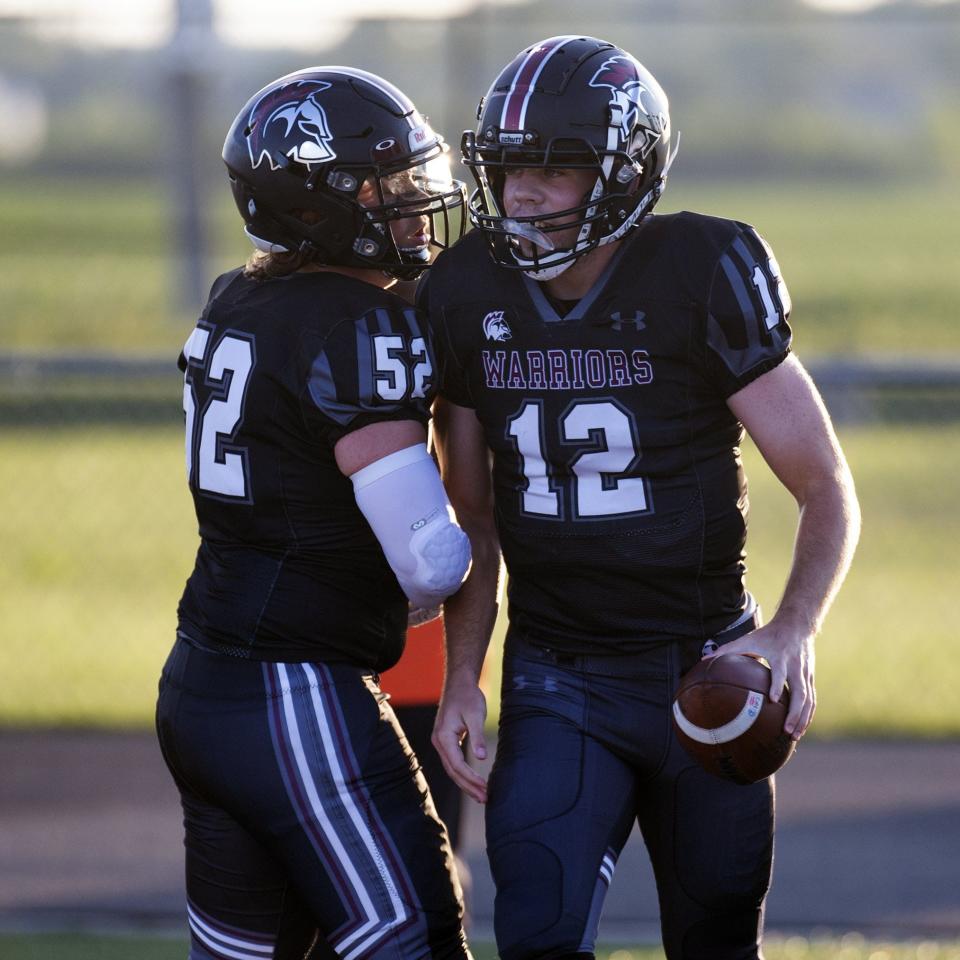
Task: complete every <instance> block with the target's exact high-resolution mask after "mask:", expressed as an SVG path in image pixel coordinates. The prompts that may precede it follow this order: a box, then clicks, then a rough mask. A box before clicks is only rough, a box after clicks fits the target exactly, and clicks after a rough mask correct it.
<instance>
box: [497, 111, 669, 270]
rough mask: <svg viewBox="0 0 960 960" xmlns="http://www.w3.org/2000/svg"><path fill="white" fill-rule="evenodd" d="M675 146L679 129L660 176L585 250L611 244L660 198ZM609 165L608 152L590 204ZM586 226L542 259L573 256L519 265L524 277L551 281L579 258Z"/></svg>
mask: <svg viewBox="0 0 960 960" xmlns="http://www.w3.org/2000/svg"><path fill="white" fill-rule="evenodd" d="M618 122H619V121H618ZM613 129H614V128H613V126H612V124H611V134H610V135H612V131H613ZM608 136H609V135H608ZM679 149H680V131H679V130H678V131H677V137H676V140H675V141H674V144H673V149H672V150H671V151H670V154H669V156H668V157H667V162H666V163H665V164H664V165H663V173H661V174H660V176H659V177H658V178H657V180H656V182H655V183H654V184H653V186H652V187H651V188H650V189H649V190H648V191H647V192H646V193H645V194H644V195H643V197H642V198H641V199H640V201H639V203H637V205H636V207H634V209H633V212H632V213H631V214H630V216H628V217H627V218H626V219H625V220H624V221H623V223H622V224H620V226H619V227H617V229H616V230H614V231H613V233H610V234H608V235H607V236H605V237H601V238H600V241H599V242H598V243H597V244H596V246H591V247H589V249H594V250H595V249H597V247H603V246H606V244H608V243H613V242H614V240H619V239H621V237H623V236H624V235H625V234H626V233H627V231H628V230H630V229H631V228H632V227H634V226H635V225H636V224H637V223H638V222H639V221H640V220H641V219H642V218H643V217H644V216H646V214H647V211H649V210H650V209H651V208H652V207H653V206H654V205H655V204H656V202H657V200H659V199H660V195H661V194H662V193H663V191H664V188H665V187H666V185H667V174H668V173H669V172H670V168H671V167H672V166H673V161H674V159H676V156H677V151H678V150H679ZM612 167H613V157H612V156H611V155H608V156H607V157H605V158H604V161H603V177H597V181H596V183H595V184H594V185H593V190H592V191H591V194H590V200H589V202H590V203H593V202H594V201H595V200H597V199H598V197H599V195H600V194H601V193H602V192H603V183H604V178H609V176H610V171H611V169H612ZM595 212H596V207H595V206H591V207H590V208H589V210H588V211H587V217H592V216H593V215H594V213H595ZM590 226H591V225H590V224H589V223H585V224H584V225H583V227H581V229H580V235H579V236H578V237H577V242H576V243H575V244H574V245H573V247H571V248H570V249H568V250H558V251H556V252H555V253H552V254H551V255H549V256H548V257H546V258H544V259H546V260H550V259H559V258H560V257H570V255H571V254H573V256H572V257H570V259H569V260H564V262H563V263H557V264H552V265H551V264H549V263H548V264H547V266H544V267H539V268H536V267H533V266H531V268H530V269H527V268H525V267H524V268H522V269H523V273H524V274H525V275H526V276H528V277H530V279H531V280H537V281H540V282H543V281H544V280H553V279H554V278H555V277H559V276H560V274H561V273H563V272H564V271H565V270H566V269H567V268H568V267H571V266H572V265H573V264H574V263H576V262H577V259H578V258H579V256H580V254H581V253H586V252H587V247H588V239H589V234H590ZM581 247H582V248H583V249H582V250H581ZM513 256H514V259H516V261H517V262H518V263H519V264H521V265H522V264H523V263H524V261H525V260H526V262H528V263H530V264H531V265H532V264H534V263H536V262H542V261H534V260H527V259H526V258H524V257H519V256H517V253H516V251H514V254H513Z"/></svg>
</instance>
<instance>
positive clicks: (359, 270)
mask: <svg viewBox="0 0 960 960" xmlns="http://www.w3.org/2000/svg"><path fill="white" fill-rule="evenodd" d="M299 272H300V273H340V274H343V276H345V277H353V278H354V280H361V281H363V283H369V284H372V285H373V286H375V287H380V289H381V290H386V289H387V288H388V287H392V286H393V285H394V284H395V283H396V282H397V281H396V279H395V278H394V277H388V276H387V275H386V274H385V273H384V272H383V271H382V270H367V269H364V268H363V267H341V266H336V265H324V264H319V263H308V264H306V265H305V266H303V267H301V268H300V271H299Z"/></svg>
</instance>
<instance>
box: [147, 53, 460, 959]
mask: <svg viewBox="0 0 960 960" xmlns="http://www.w3.org/2000/svg"><path fill="white" fill-rule="evenodd" d="M445 150H446V146H445V144H444V143H443V141H442V139H441V138H440V137H439V136H438V135H437V134H436V133H434V132H433V130H431V129H430V127H429V126H428V125H427V123H426V121H425V120H424V118H423V117H422V116H421V115H420V114H419V113H418V112H417V111H416V109H415V108H414V106H413V104H412V103H411V102H410V100H409V99H408V98H407V97H406V96H405V95H404V94H403V93H401V92H400V91H399V90H398V89H397V88H396V87H394V86H392V85H391V84H389V83H387V82H386V81H384V80H382V79H380V78H379V77H376V76H374V75H372V74H369V73H365V72H363V71H360V70H352V69H348V68H344V67H317V68H312V69H307V70H302V71H299V72H297V73H294V74H291V75H289V76H286V77H283V78H281V79H280V80H277V81H276V82H275V83H272V84H270V85H269V86H267V87H265V88H264V89H263V90H261V91H259V92H258V93H257V94H256V95H255V96H254V97H253V98H252V99H251V100H250V101H249V102H248V103H247V105H246V106H245V107H244V108H243V110H242V111H241V112H240V114H239V115H238V116H237V118H236V120H235V121H234V123H233V126H232V127H231V129H230V131H229V133H228V134H227V138H226V142H225V144H224V150H223V158H224V161H225V163H226V165H227V169H228V173H229V177H230V181H231V185H232V189H233V194H234V198H235V200H236V203H237V206H238V208H239V210H240V213H241V215H242V217H243V219H244V222H245V223H246V232H247V234H248V236H249V237H250V239H251V240H252V241H253V243H254V245H255V246H256V248H257V252H256V253H255V254H254V255H253V257H252V258H251V260H250V262H249V263H248V264H247V266H246V268H245V269H238V270H234V271H233V272H231V273H227V274H225V275H224V276H222V277H220V278H219V279H218V280H217V281H216V283H215V284H214V286H213V290H212V293H211V296H210V300H209V302H208V303H207V306H206V308H205V309H204V311H203V315H202V316H201V318H200V320H199V322H198V324H197V326H196V328H195V329H194V331H193V332H192V333H191V335H190V337H189V339H188V340H187V343H186V346H185V347H184V350H183V355H182V357H181V368H182V369H183V370H184V390H183V400H184V411H185V414H186V465H187V475H188V480H189V484H190V489H191V492H192V494H193V499H194V504H195V507H196V513H197V519H198V522H199V528H200V536H201V543H200V548H199V551H198V553H197V558H196V565H195V567H194V571H193V574H192V575H191V577H190V579H189V581H188V582H187V585H186V589H185V591H184V593H183V597H182V599H181V601H180V607H179V611H178V621H179V622H178V631H177V640H176V644H175V646H174V648H173V651H172V653H171V654H170V657H169V659H168V661H167V664H166V666H165V668H164V671H163V676H162V679H161V684H160V697H159V702H158V707H157V727H158V734H159V738H160V743H161V746H162V749H163V753H164V757H165V759H166V762H167V764H168V766H169V768H170V770H171V773H172V774H173V777H174V779H175V780H176V784H177V786H178V788H179V790H180V793H181V797H182V801H183V809H184V823H185V830H186V875H187V877H186V882H187V900H188V905H187V906H188V915H189V923H190V931H191V951H190V956H191V958H192V960H201V958H203V960H209V958H233V960H236V958H240V960H266V958H278V960H279V958H294V957H295V958H298V960H299V958H304V957H307V956H310V957H316V956H320V955H332V954H333V951H335V952H336V954H337V955H339V956H342V957H344V958H348V960H360V958H390V960H399V958H413V957H417V958H421V957H429V956H432V957H450V958H464V957H469V953H468V951H467V947H466V943H465V940H464V935H463V929H462V922H461V917H462V910H463V906H462V898H461V895H460V890H459V885H458V883H457V880H456V877H455V873H454V871H453V870H452V864H453V855H452V852H451V850H450V845H449V841H448V839H447V835H446V832H445V830H444V828H443V825H442V823H441V822H440V820H439V819H438V818H437V816H436V813H435V811H434V807H433V803H432V801H431V800H430V797H429V793H428V791H427V787H426V784H425V781H424V780H423V776H422V774H421V773H420V772H419V765H418V764H417V762H416V760H415V758H414V757H413V756H412V754H411V752H410V749H409V747H408V746H407V744H406V741H405V740H404V739H403V737H402V734H401V732H400V729H399V726H398V725H397V723H396V720H395V718H394V716H393V712H392V710H391V709H390V707H389V705H388V703H387V702H386V699H385V695H384V694H382V693H381V691H380V688H379V685H378V672H379V671H381V670H384V669H386V668H387V667H389V666H391V665H392V664H394V663H395V662H396V661H397V660H398V659H399V657H400V653H401V650H402V647H403V641H404V636H405V633H406V627H407V619H408V609H412V611H413V613H414V614H415V615H416V616H415V619H417V618H418V615H417V611H419V610H423V609H430V608H434V607H436V606H437V604H439V603H440V602H441V601H442V600H443V598H444V597H446V596H447V595H449V594H450V593H452V592H454V591H455V590H456V589H457V588H458V587H459V585H460V582H461V580H462V579H463V576H464V574H465V573H466V571H467V568H468V565H469V560H470V549H469V543H468V541H467V538H466V536H465V535H464V533H463V531H462V530H461V529H460V527H459V526H458V525H457V523H456V519H455V516H454V514H453V511H452V509H451V508H450V504H449V501H448V500H447V498H446V495H445V493H444V490H443V486H442V484H441V482H440V477H439V473H438V472H437V468H436V464H435V462H434V460H433V458H432V457H431V456H430V455H429V454H428V452H427V447H426V429H425V428H426V424H427V422H428V417H429V404H430V402H431V399H432V395H433V392H434V368H433V351H432V347H431V345H430V342H429V339H428V337H427V331H426V328H425V325H424V324H423V323H421V320H420V318H419V317H418V315H417V312H416V310H415V309H413V308H412V307H410V306H409V305H408V304H407V303H406V302H405V301H403V300H401V299H400V298H399V297H397V296H395V295H394V294H392V293H390V292H388V291H387V287H389V286H390V285H391V284H392V283H393V282H395V279H396V278H401V279H410V278H411V277H415V276H416V275H418V274H419V273H420V272H421V271H422V270H423V269H424V268H425V267H426V266H427V263H428V261H429V258H430V250H429V247H430V244H431V242H436V243H442V242H444V239H445V236H446V234H447V233H448V232H449V230H450V229H451V224H452V220H451V217H453V216H457V215H458V213H459V211H457V210H456V208H457V207H461V208H462V206H463V202H464V191H463V187H462V185H461V184H459V183H457V182H455V181H453V180H452V179H451V177H450V170H449V165H448V163H447V161H446V158H445V157H444V152H445Z"/></svg>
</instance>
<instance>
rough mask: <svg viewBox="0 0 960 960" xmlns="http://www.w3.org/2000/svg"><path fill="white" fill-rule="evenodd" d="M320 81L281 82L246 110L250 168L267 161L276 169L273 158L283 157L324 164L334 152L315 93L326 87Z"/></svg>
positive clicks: (327, 127) (308, 164)
mask: <svg viewBox="0 0 960 960" xmlns="http://www.w3.org/2000/svg"><path fill="white" fill-rule="evenodd" d="M329 87H330V84H329V83H327V82H326V81H324V80H301V81H297V82H294V83H287V84H284V85H283V86H282V87H277V88H276V89H275V90H271V91H270V92H269V93H267V94H265V95H264V96H263V97H262V98H261V99H260V100H258V101H257V102H256V103H255V104H254V106H253V109H252V110H251V111H250V117H249V120H248V121H247V125H248V127H249V129H250V134H249V136H248V137H247V149H248V150H249V151H250V165H251V166H252V167H253V169H254V170H256V169H257V167H259V166H260V164H261V163H262V162H263V161H264V159H266V160H267V162H268V163H269V164H270V169H271V170H276V169H278V168H279V166H280V164H279V163H278V162H276V161H275V159H274V158H275V157H277V156H278V155H279V156H287V157H290V159H291V160H294V161H296V162H297V163H302V164H304V165H305V166H307V167H308V168H309V167H310V166H311V165H313V164H320V163H327V162H328V161H330V160H333V159H334V158H335V157H336V156H337V154H336V152H335V151H334V150H333V149H332V148H331V146H330V141H331V140H332V139H333V134H331V132H330V125H329V124H328V123H327V114H326V111H325V110H324V109H323V107H322V106H321V105H320V103H319V101H318V99H317V94H319V93H322V92H323V91H324V90H327V89H329Z"/></svg>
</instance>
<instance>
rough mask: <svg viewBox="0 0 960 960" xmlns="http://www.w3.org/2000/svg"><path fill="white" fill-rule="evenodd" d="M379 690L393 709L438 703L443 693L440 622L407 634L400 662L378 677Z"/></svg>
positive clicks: (423, 625)
mask: <svg viewBox="0 0 960 960" xmlns="http://www.w3.org/2000/svg"><path fill="white" fill-rule="evenodd" d="M380 687H381V689H383V690H385V691H386V692H387V693H389V694H390V702H391V704H393V706H395V707H396V706H412V705H414V704H423V703H432V704H434V705H436V704H437V703H438V702H439V700H440V691H441V690H442V689H443V618H442V617H437V618H436V620H431V621H430V622H429V623H424V624H421V625H420V626H419V627H411V628H410V629H409V630H408V631H407V645H406V647H405V648H404V651H403V656H402V657H401V658H400V662H399V663H398V664H397V665H396V666H395V667H391V668H390V669H389V670H387V671H385V672H384V673H382V674H380Z"/></svg>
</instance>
